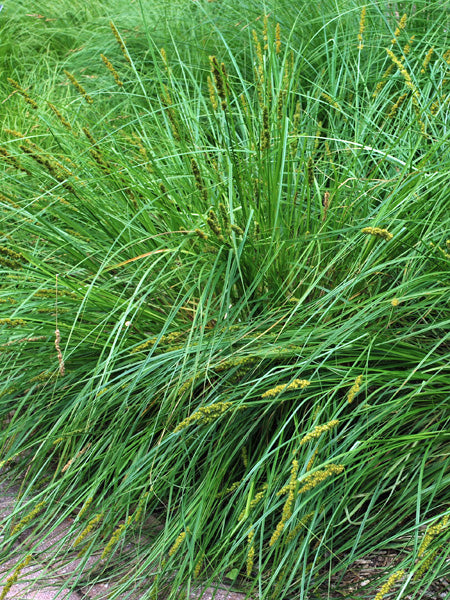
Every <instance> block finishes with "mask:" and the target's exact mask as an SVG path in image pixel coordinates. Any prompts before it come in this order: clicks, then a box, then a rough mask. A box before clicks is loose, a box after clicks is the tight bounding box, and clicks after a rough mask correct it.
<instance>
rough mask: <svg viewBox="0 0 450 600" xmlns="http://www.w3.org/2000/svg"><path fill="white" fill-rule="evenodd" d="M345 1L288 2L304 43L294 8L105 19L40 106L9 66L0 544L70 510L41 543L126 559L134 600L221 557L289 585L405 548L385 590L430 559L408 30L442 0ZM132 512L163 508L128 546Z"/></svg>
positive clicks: (442, 553)
mask: <svg viewBox="0 0 450 600" xmlns="http://www.w3.org/2000/svg"><path fill="white" fill-rule="evenodd" d="M343 5H344V3H343ZM345 5H346V7H347V8H346V10H342V14H339V13H337V12H336V11H335V9H334V8H332V7H331V5H330V6H328V7H327V10H328V12H329V16H330V17H332V18H330V19H327V22H326V24H324V23H320V22H319V15H315V14H314V11H315V10H317V9H316V8H314V7H310V8H309V9H307V8H306V7H302V8H301V11H303V13H302V14H303V16H304V15H308V14H309V13H308V12H307V10H310V11H311V13H310V15H309V16H310V17H311V19H310V21H311V27H312V30H313V31H315V32H316V33H314V35H312V36H311V38H310V41H305V39H309V38H304V39H303V40H300V41H299V40H297V38H296V35H297V33H296V32H297V30H296V24H297V22H298V21H297V20H296V18H292V10H293V9H292V7H290V5H289V6H288V5H287V3H286V4H284V3H280V4H277V6H276V7H275V6H274V11H273V14H272V13H271V14H270V15H269V12H270V11H266V8H267V7H264V6H263V5H261V4H259V3H254V4H253V3H252V4H248V5H246V6H245V10H246V11H248V13H246V14H247V15H248V17H247V18H248V19H250V18H251V15H252V14H253V11H254V10H256V11H257V14H259V15H260V19H259V20H254V22H253V25H252V27H251V29H250V32H248V28H244V29H243V30H240V29H239V28H236V27H235V26H234V25H231V21H230V22H228V24H227V23H223V22H222V20H223V18H224V17H223V14H222V13H221V14H219V15H218V14H216V13H215V12H214V10H213V9H214V7H213V6H211V7H209V6H203V5H201V6H200V5H199V6H196V7H192V6H191V9H192V11H193V14H196V15H199V14H200V15H201V16H202V19H204V20H203V21H202V23H201V24H200V25H195V27H194V23H193V24H192V27H193V29H196V31H203V29H202V27H205V23H207V24H208V26H209V27H210V28H211V31H212V32H213V34H211V35H214V39H216V41H217V48H216V50H215V52H214V53H213V52H208V51H207V50H208V49H205V50H202V49H201V48H200V47H198V46H197V47H194V46H193V45H190V46H189V47H187V48H184V47H183V48H182V49H180V50H179V51H178V52H177V51H176V50H175V49H174V48H173V47H172V46H171V44H170V39H169V38H168V39H167V41H168V44H167V45H166V49H165V50H160V47H161V46H160V45H159V41H160V40H159V39H155V40H154V41H153V39H152V36H151V32H150V30H149V28H148V25H145V23H144V26H143V31H144V33H145V36H146V39H147V40H148V46H147V49H146V52H147V53H148V54H147V55H145V54H141V53H140V51H139V48H137V49H136V52H135V53H134V52H133V49H132V48H131V47H129V46H128V45H127V44H126V43H125V41H124V37H123V36H122V33H121V28H120V26H119V25H118V24H117V23H114V24H113V25H114V27H113V30H112V33H111V31H110V30H109V35H110V36H111V37H112V39H113V41H114V43H115V44H116V52H115V53H113V52H111V51H110V48H111V46H107V47H105V48H102V49H100V51H99V53H98V58H99V60H98V61H97V62H96V63H95V65H94V64H90V68H91V69H92V70H93V71H95V73H96V74H97V75H96V77H97V78H98V82H104V83H103V84H102V85H97V83H96V82H95V80H94V81H93V82H89V87H88V86H87V85H86V86H85V85H84V81H83V82H82V81H80V80H79V79H78V73H77V72H76V70H72V67H71V65H70V64H69V62H70V61H61V62H58V61H56V62H55V68H56V70H55V73H54V77H55V81H56V82H58V83H62V82H64V85H65V84H66V83H67V81H68V80H67V77H69V79H70V81H71V83H72V84H73V85H71V87H70V88H69V87H68V86H66V87H65V89H66V93H67V97H66V98H65V101H64V102H62V101H61V97H59V102H58V104H56V101H55V104H53V102H51V103H50V104H48V103H47V99H46V98H43V96H42V94H40V96H39V98H38V96H37V95H36V98H37V100H36V102H37V108H36V107H34V106H33V107H32V108H33V114H32V116H31V113H30V114H29V115H28V117H27V118H28V119H29V121H27V120H26V119H23V118H21V117H20V114H22V113H23V111H24V110H28V107H27V103H28V104H29V101H28V99H32V98H34V96H33V94H32V92H31V91H28V89H27V88H26V87H25V85H24V84H23V82H22V80H21V78H20V77H18V75H17V73H15V74H14V75H15V79H14V82H15V83H14V84H11V85H12V88H11V90H10V91H11V93H12V92H13V91H14V90H15V91H16V92H18V93H17V94H14V95H13V96H12V100H11V104H10V108H9V110H10V113H9V126H10V127H9V128H8V127H5V130H4V131H3V132H2V142H1V147H2V154H3V156H4V157H5V159H6V160H5V162H4V164H5V169H4V178H3V182H4V186H3V189H2V196H1V199H0V211H1V213H2V230H1V239H0V270H1V284H0V303H1V304H0V308H1V310H2V315H4V317H2V319H1V320H0V358H1V360H0V365H1V366H0V370H1V375H2V377H1V383H0V419H1V420H2V423H3V426H2V432H1V435H0V448H1V456H0V458H1V462H0V465H1V469H2V472H3V473H5V474H7V475H8V477H9V478H10V479H13V480H14V478H18V479H20V481H21V491H20V497H19V498H18V501H17V505H16V508H15V510H14V512H13V514H12V515H10V516H9V517H8V518H7V519H5V521H4V523H3V524H2V527H3V535H4V536H5V538H4V539H5V542H4V550H3V552H4V553H5V556H6V555H8V556H9V554H10V553H12V552H13V549H14V545H13V543H14V542H15V541H17V540H18V539H20V540H22V539H24V538H23V536H26V539H27V544H28V545H29V546H30V548H31V549H33V548H34V549H35V550H36V553H37V554H38V547H39V536H41V535H42V534H43V532H44V531H47V530H48V528H49V527H50V528H54V527H56V526H57V525H58V523H60V522H61V520H62V519H64V518H65V517H67V516H69V515H71V516H72V517H73V516H74V515H77V516H76V518H74V519H73V524H72V527H71V530H70V531H69V532H68V533H67V534H66V536H65V538H64V540H63V541H62V543H60V544H59V545H57V546H56V547H55V548H54V550H55V552H54V560H55V561H58V560H61V559H64V558H65V557H66V558H67V547H70V548H71V549H75V550H76V552H78V553H79V555H80V556H82V557H83V560H85V561H86V562H87V558H89V557H92V559H93V560H92V565H91V566H90V567H89V569H90V571H89V573H90V580H91V581H97V580H98V581H100V580H105V578H109V577H111V575H110V570H109V567H111V566H113V567H114V577H115V578H116V577H117V575H118V576H119V577H121V576H122V580H121V581H120V582H119V583H116V585H115V586H114V588H113V591H112V597H116V596H118V595H120V594H121V593H122V592H124V591H130V589H131V588H130V585H131V584H130V581H129V579H127V573H128V572H129V571H130V569H131V571H132V580H133V583H132V586H137V587H139V586H141V587H142V589H141V592H142V597H149V598H151V597H163V596H164V595H167V597H171V598H175V597H177V595H178V594H179V593H180V590H189V589H190V586H193V585H194V581H196V582H198V581H201V582H202V583H217V582H218V581H222V580H223V579H224V578H225V577H227V576H229V574H230V573H232V574H233V577H232V578H233V579H234V580H235V583H236V584H239V586H240V588H241V589H244V591H245V592H246V593H248V594H250V593H258V594H259V596H260V597H261V598H272V597H274V598H292V597H294V596H296V597H298V596H299V595H300V596H301V597H306V595H307V594H313V593H320V591H321V590H323V589H325V588H323V587H322V586H326V582H327V580H328V579H329V577H331V576H335V575H339V574H341V573H344V572H345V570H346V569H348V568H350V567H351V565H352V563H353V562H354V561H355V560H356V559H357V558H360V557H363V556H365V555H367V554H369V553H371V552H376V551H377V550H379V549H385V548H397V549H399V554H400V549H401V560H400V567H401V568H397V567H398V565H396V566H395V572H393V574H390V577H389V574H386V581H380V582H378V581H373V587H372V591H373V595H375V594H376V593H377V591H376V590H379V591H378V595H380V594H381V595H385V594H386V593H388V591H389V590H390V589H391V588H392V587H393V586H394V585H395V584H397V585H398V583H399V582H400V584H401V585H402V586H403V588H402V589H403V590H404V591H405V593H406V592H408V593H411V592H414V593H415V592H417V593H419V592H420V590H422V589H424V588H427V587H429V586H430V585H431V583H432V582H433V581H434V580H435V579H437V578H439V577H440V576H442V575H443V574H444V573H445V569H446V564H447V563H446V560H447V558H448V547H449V546H448V541H449V539H450V537H449V536H450V533H449V528H448V524H447V521H448V514H449V506H450V496H449V492H448V490H449V469H448V467H449V462H448V461H449V458H448V456H449V453H448V448H449V439H448V432H449V427H450V415H449V410H448V398H449V397H450V378H449V375H448V369H446V365H447V364H448V360H449V358H450V350H449V343H448V342H449V334H448V324H449V320H450V315H449V304H448V297H449V293H450V285H449V278H448V269H449V261H448V243H447V242H446V240H447V239H448V226H449V217H448V214H449V211H448V198H447V192H446V183H447V182H448V172H449V167H450V165H449V159H448V156H449V155H450V153H449V152H448V150H449V149H448V133H447V130H446V119H447V117H448V111H449V106H448V102H447V101H446V100H445V99H444V97H443V96H444V94H445V91H444V90H445V86H446V85H447V82H446V78H447V77H448V60H447V58H448V57H447V54H446V52H447V48H446V46H445V44H446V38H445V36H442V37H440V38H439V37H438V36H437V35H435V34H432V33H430V39H429V38H428V37H427V36H426V35H422V33H423V32H424V27H425V26H424V20H425V21H426V20H427V19H426V18H425V16H426V15H427V14H433V9H437V7H438V5H439V3H437V2H436V3H432V5H430V3H427V4H426V5H425V3H423V4H422V3H420V2H419V3H417V4H415V5H414V6H415V8H414V10H413V11H412V12H411V14H410V15H408V18H405V19H403V18H401V19H400V21H398V19H396V18H395V15H393V14H391V12H390V8H389V5H388V3H386V4H385V3H382V6H381V7H380V3H376V4H375V3H374V4H368V5H366V6H365V7H364V12H363V13H362V12H361V9H362V7H361V6H360V5H359V4H357V3H356V2H355V3H345ZM347 5H348V6H347ZM275 8H276V10H275ZM333 11H334V12H333ZM297 16H298V15H297ZM108 27H109V25H108ZM416 31H417V38H416V39H414V43H413V44H410V48H409V49H408V52H406V51H405V44H406V43H407V42H409V40H410V38H411V36H412V35H413V34H414V33H415V32H416ZM358 32H359V33H358ZM419 34H420V35H419ZM331 36H334V37H333V41H331ZM114 38H115V39H114ZM419 38H420V39H419ZM431 38H432V39H431ZM117 42H119V43H117ZM219 42H220V43H219ZM402 44H403V45H402ZM431 44H432V48H433V52H430V47H431V46H430V45H431ZM386 47H387V48H388V52H386ZM402 48H403V50H402ZM146 56H149V57H151V68H149V67H148V64H147V63H146V60H147V59H146V58H145V57H146ZM106 57H107V58H106ZM194 58H195V60H193V59H194ZM148 60H150V59H148ZM325 65H326V67H327V68H323V67H324V66H325ZM388 71H389V72H388ZM64 72H65V73H66V75H64ZM387 72H388V74H387V75H386V73H387ZM111 75H113V77H111ZM103 78H104V79H103ZM75 82H76V83H75ZM119 82H120V83H119ZM381 83H382V85H380V84H381ZM77 84H78V85H77ZM19 88H20V89H19ZM57 89H58V86H56V88H55V95H57ZM21 90H22V91H21ZM52 91H53V90H52ZM17 96H20V97H18V98H17ZM400 98H402V101H401V102H400V101H399V99H400ZM50 99H51V98H50V97H49V100H50ZM89 99H90V100H92V102H90V100H89ZM20 103H21V104H20ZM19 106H20V107H21V108H20V109H19V108H17V107H19ZM394 107H395V112H394V114H393V109H394ZM16 110H17V114H16V113H15V112H14V111H16ZM19 113H20V114H19ZM19 124H20V127H19ZM44 474H45V476H47V477H49V478H50V479H49V480H48V481H47V482H46V483H45V485H44V486H43V485H42V477H43V475H44ZM149 515H157V517H158V519H159V522H160V525H161V527H160V528H159V529H158V531H157V532H156V533H155V535H154V536H153V537H152V540H151V543H142V544H140V545H139V546H138V552H137V555H136V556H135V557H134V558H133V561H130V560H127V561H126V564H125V565H124V562H123V557H126V556H127V554H126V552H127V550H126V541H127V540H128V539H132V538H133V537H134V536H139V535H141V533H142V531H143V528H145V522H146V519H147V518H148V516H149ZM424 536H425V537H424ZM32 551H33V550H32ZM33 552H34V551H33ZM33 556H34V554H33ZM120 558H122V562H120ZM130 565H131V566H130ZM115 581H116V579H115ZM72 583H73V586H74V587H75V586H76V585H77V581H76V580H75V578H74V581H73V582H72ZM65 585H66V584H65ZM183 593H184V592H183ZM186 593H188V592H187V591H186ZM380 597H381V596H380Z"/></svg>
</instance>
